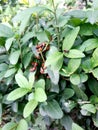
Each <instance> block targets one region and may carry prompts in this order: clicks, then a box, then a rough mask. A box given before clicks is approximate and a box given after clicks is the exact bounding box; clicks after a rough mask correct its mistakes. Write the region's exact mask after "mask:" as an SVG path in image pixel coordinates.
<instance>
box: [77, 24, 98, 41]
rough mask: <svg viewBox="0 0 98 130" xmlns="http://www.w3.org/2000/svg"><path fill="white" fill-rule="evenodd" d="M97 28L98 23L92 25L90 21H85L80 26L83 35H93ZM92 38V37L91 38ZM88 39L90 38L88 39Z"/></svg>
mask: <svg viewBox="0 0 98 130" xmlns="http://www.w3.org/2000/svg"><path fill="white" fill-rule="evenodd" d="M96 28H97V26H96V25H92V24H90V23H84V24H82V25H81V27H80V32H79V33H80V35H82V36H91V35H93V31H94V30H95V29H96ZM92 39H94V38H92ZM89 40H91V39H89ZM87 41H88V40H87Z"/></svg>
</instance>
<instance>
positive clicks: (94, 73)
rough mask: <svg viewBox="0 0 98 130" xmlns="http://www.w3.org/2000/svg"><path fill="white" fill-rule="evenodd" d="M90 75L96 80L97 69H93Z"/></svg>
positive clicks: (97, 76)
mask: <svg viewBox="0 0 98 130" xmlns="http://www.w3.org/2000/svg"><path fill="white" fill-rule="evenodd" d="M92 74H93V76H94V77H95V78H97V79H98V68H95V69H94V70H92Z"/></svg>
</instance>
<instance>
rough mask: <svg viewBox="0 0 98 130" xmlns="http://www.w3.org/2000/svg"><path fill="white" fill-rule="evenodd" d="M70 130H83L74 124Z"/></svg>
mask: <svg viewBox="0 0 98 130" xmlns="http://www.w3.org/2000/svg"><path fill="white" fill-rule="evenodd" d="M72 130H84V129H83V128H81V127H80V126H79V125H77V124H76V123H72Z"/></svg>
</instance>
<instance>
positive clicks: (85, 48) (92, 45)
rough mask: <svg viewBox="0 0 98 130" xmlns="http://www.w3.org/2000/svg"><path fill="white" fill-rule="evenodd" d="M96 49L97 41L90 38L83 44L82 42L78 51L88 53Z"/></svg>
mask: <svg viewBox="0 0 98 130" xmlns="http://www.w3.org/2000/svg"><path fill="white" fill-rule="evenodd" d="M97 47H98V39H96V38H92V39H88V40H86V41H85V42H83V43H82V45H81V46H80V48H79V50H81V51H90V50H92V49H94V48H97Z"/></svg>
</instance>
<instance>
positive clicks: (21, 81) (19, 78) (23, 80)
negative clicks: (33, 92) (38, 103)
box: [15, 73, 31, 89]
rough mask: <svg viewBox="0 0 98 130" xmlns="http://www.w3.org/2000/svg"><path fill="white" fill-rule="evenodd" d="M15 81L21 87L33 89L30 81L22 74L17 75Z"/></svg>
mask: <svg viewBox="0 0 98 130" xmlns="http://www.w3.org/2000/svg"><path fill="white" fill-rule="evenodd" d="M15 80H16V82H17V84H18V85H19V87H21V88H26V89H31V86H30V85H29V82H28V80H27V79H26V78H25V77H24V76H23V75H22V74H21V73H17V74H16V75H15Z"/></svg>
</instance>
